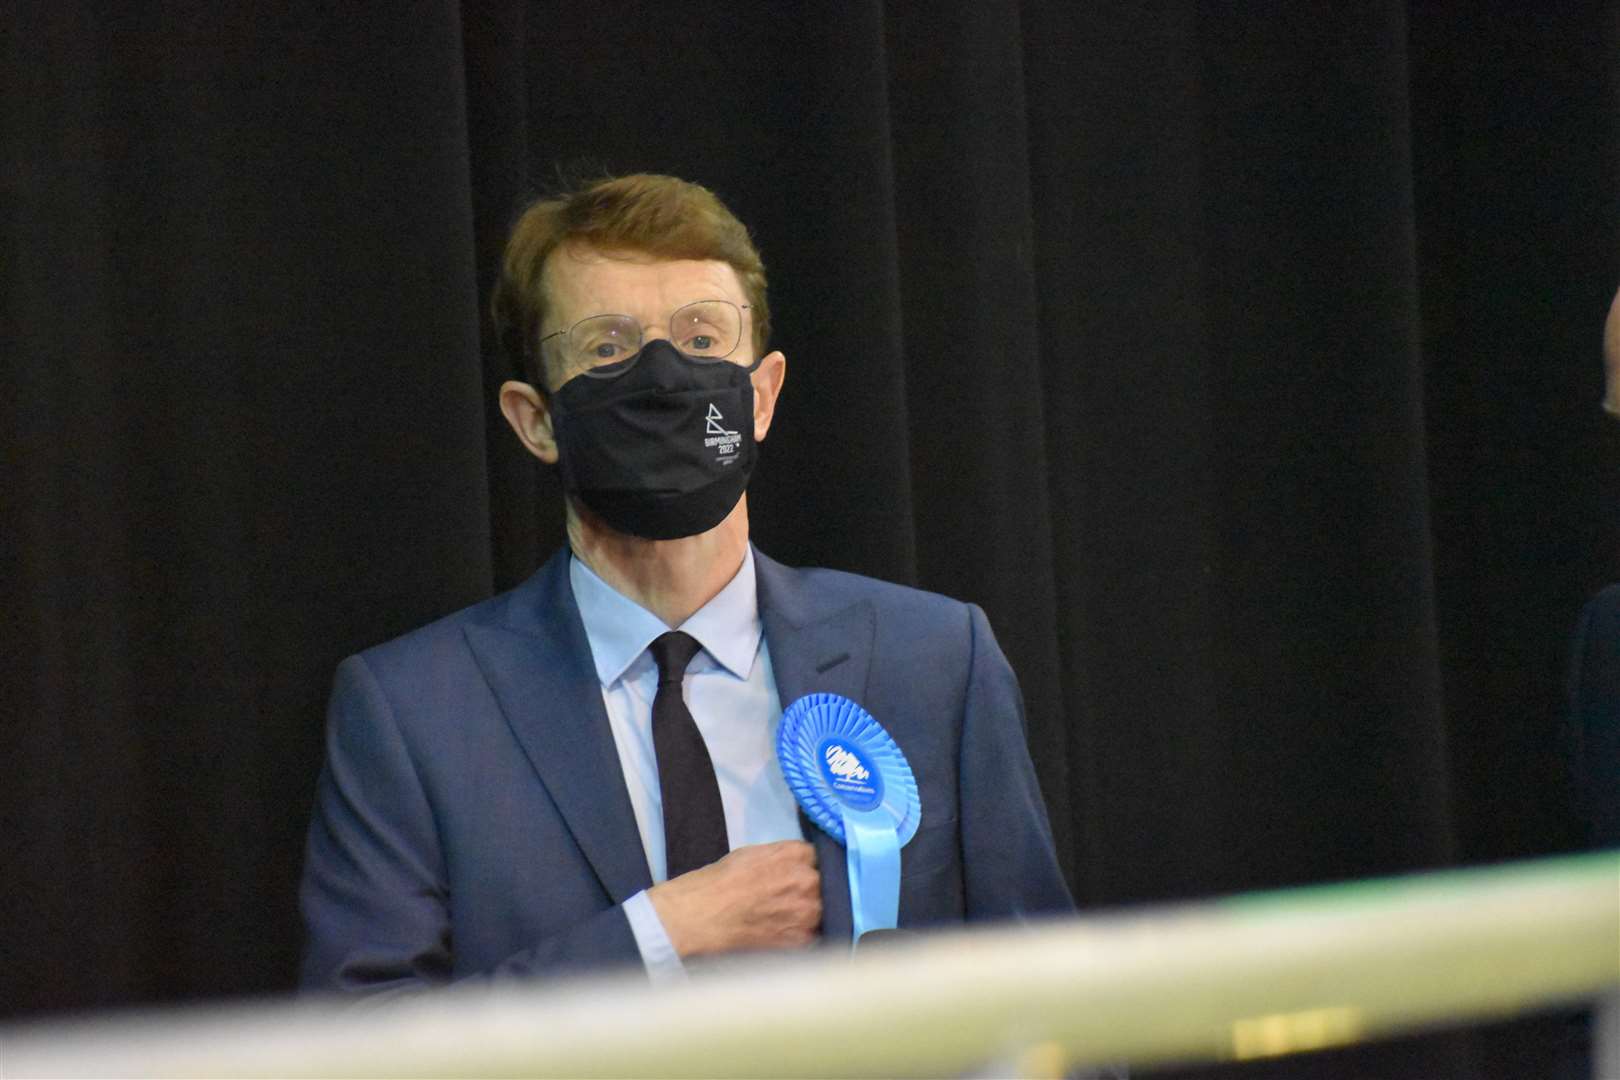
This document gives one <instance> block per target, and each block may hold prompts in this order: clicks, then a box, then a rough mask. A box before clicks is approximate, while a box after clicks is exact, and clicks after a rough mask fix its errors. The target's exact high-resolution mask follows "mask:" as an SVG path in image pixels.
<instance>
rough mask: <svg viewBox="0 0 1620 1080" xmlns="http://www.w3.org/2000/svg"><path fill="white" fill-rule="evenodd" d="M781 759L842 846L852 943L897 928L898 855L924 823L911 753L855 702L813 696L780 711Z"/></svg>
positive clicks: (796, 788) (813, 815)
mask: <svg viewBox="0 0 1620 1080" xmlns="http://www.w3.org/2000/svg"><path fill="white" fill-rule="evenodd" d="M776 757H777V760H778V762H780V763H781V766H782V775H783V777H784V778H786V780H787V785H788V788H789V790H791V791H792V792H793V795H794V797H795V798H796V799H798V800H799V806H800V807H802V808H803V809H804V812H805V814H806V816H808V817H809V818H810V820H811V821H813V822H815V823H816V825H818V826H819V827H820V828H822V829H823V830H825V831H826V832H827V833H829V834H830V835H831V836H832V837H833V838H834V839H836V840H838V841H839V842H840V843H842V844H843V845H844V850H845V852H846V853H847V856H848V863H849V903H850V913H851V915H852V916H853V919H854V940H855V941H859V940H860V939H861V935H862V934H865V933H867V932H869V931H872V930H892V929H894V927H895V923H896V921H897V920H898V918H899V914H900V849H901V848H902V847H904V846H905V845H906V844H907V843H908V842H909V841H910V840H911V838H912V837H913V836H915V835H916V834H917V825H918V824H919V823H920V822H921V821H922V802H921V800H920V799H919V798H918V795H917V779H916V777H915V776H913V775H912V773H911V766H910V765H909V764H908V763H907V762H906V755H905V754H904V753H902V752H901V750H900V747H899V746H898V745H897V744H896V743H895V741H894V739H893V738H892V737H890V735H889V733H888V732H887V731H885V730H883V725H882V724H880V723H878V722H877V721H876V720H875V719H873V718H872V716H871V714H870V713H868V712H867V711H866V710H865V709H863V708H861V707H860V706H859V705H857V704H855V702H853V701H851V700H849V699H848V698H846V697H841V696H839V695H837V694H807V695H806V696H804V697H802V698H800V699H799V700H797V701H795V702H794V703H793V704H792V705H789V706H788V707H787V709H786V710H785V711H784V712H783V713H782V725H781V727H780V728H779V729H778V730H777V733H776Z"/></svg>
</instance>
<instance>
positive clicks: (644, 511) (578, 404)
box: [551, 338, 759, 540]
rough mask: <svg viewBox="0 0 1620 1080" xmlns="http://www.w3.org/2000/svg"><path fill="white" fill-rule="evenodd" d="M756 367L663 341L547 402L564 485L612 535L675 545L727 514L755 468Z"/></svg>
mask: <svg viewBox="0 0 1620 1080" xmlns="http://www.w3.org/2000/svg"><path fill="white" fill-rule="evenodd" d="M757 367H759V361H757V360H756V361H754V363H753V364H752V365H751V366H749V367H742V366H741V365H738V364H734V363H732V362H731V361H729V360H707V359H697V358H693V357H690V356H687V355H685V354H684V353H682V352H680V351H678V350H677V349H676V348H675V346H673V345H671V344H670V343H669V342H668V341H665V340H663V339H662V338H657V339H654V340H652V341H649V342H647V343H646V344H645V345H643V346H642V348H641V351H640V352H638V353H636V354H635V355H634V356H632V357H630V358H629V359H628V360H625V361H623V362H621V363H618V364H612V365H609V366H608V367H603V368H597V369H596V370H594V371H592V372H590V373H589V374H585V375H576V376H575V377H574V378H572V379H570V380H568V381H567V382H566V383H564V384H563V385H562V387H561V388H559V389H558V390H557V392H556V393H555V394H554V395H552V402H551V417H552V433H553V434H554V435H555V436H556V438H557V453H558V456H559V461H558V467H559V468H560V469H561V471H562V481H563V487H564V488H566V489H567V490H568V491H569V492H570V493H571V494H573V495H575V496H577V497H578V498H579V500H580V501H581V502H583V503H584V504H585V505H586V506H587V507H589V508H590V509H591V510H592V511H593V512H594V513H596V514H597V515H598V516H600V517H601V518H602V520H603V521H606V522H607V523H608V524H609V525H611V526H612V527H613V528H615V529H617V530H618V531H619V532H622V533H628V534H630V535H631V536H639V537H642V538H644V539H647V540H674V539H676V538H678V537H682V536H694V535H696V534H698V533H700V532H706V531H708V530H709V529H712V528H714V527H715V526H716V525H718V524H720V522H721V521H722V520H724V518H725V516H726V515H727V514H729V513H731V508H732V507H734V506H736V505H737V500H738V499H739V498H741V497H742V493H743V489H744V488H745V487H747V486H748V476H749V474H750V473H751V472H753V469H754V455H755V449H754V384H753V383H752V382H751V381H750V380H749V378H748V376H749V375H750V373H752V372H753V371H754V369H755V368H757Z"/></svg>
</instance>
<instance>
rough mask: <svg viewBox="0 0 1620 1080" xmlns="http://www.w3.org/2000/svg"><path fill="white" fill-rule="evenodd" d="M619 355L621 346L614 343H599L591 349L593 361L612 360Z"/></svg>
mask: <svg viewBox="0 0 1620 1080" xmlns="http://www.w3.org/2000/svg"><path fill="white" fill-rule="evenodd" d="M618 355H619V346H618V344H617V343H615V342H612V341H602V342H598V343H597V344H596V345H593V346H592V347H591V359H592V360H612V359H613V358H614V357H615V356H618Z"/></svg>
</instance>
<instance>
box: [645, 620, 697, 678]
mask: <svg viewBox="0 0 1620 1080" xmlns="http://www.w3.org/2000/svg"><path fill="white" fill-rule="evenodd" d="M702 647H703V646H701V645H699V644H698V642H697V638H695V637H693V636H692V635H691V634H683V633H682V632H681V631H679V630H671V631H670V632H669V633H667V634H662V635H660V636H659V637H658V638H656V639H655V640H654V641H653V643H652V644H651V645H649V646H647V651H648V652H650V653H652V658H653V662H654V663H655V664H657V665H658V684H659V685H660V686H662V685H663V684H664V683H669V682H680V681H681V677H682V676H684V675H685V674H686V665H687V664H690V663H691V662H692V657H694V656H696V655H697V654H698V650H699V649H701V648H702Z"/></svg>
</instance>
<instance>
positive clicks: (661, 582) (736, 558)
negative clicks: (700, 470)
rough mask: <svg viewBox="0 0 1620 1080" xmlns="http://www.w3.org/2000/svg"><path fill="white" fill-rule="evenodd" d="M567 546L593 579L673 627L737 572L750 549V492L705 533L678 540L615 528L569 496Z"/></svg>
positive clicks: (704, 602)
mask: <svg viewBox="0 0 1620 1080" xmlns="http://www.w3.org/2000/svg"><path fill="white" fill-rule="evenodd" d="M568 546H569V548H571V549H572V550H573V553H574V557H575V558H576V559H579V560H580V561H581V562H583V563H584V564H585V565H586V566H588V567H590V568H591V570H593V571H594V572H595V573H596V576H597V577H599V578H601V579H602V580H603V581H605V582H607V583H608V584H609V585H611V586H612V587H613V588H614V589H616V590H618V591H619V592H620V593H622V594H623V595H625V596H627V597H629V598H630V599H631V600H634V601H635V602H636V603H638V604H640V605H641V606H642V607H644V608H646V609H647V610H648V611H650V612H652V613H653V614H654V615H656V616H658V617H659V618H660V619H662V620H663V622H664V625H665V626H669V627H672V628H673V627H676V626H679V625H681V624H682V623H683V622H685V621H686V620H687V619H689V618H691V617H692V614H693V613H694V612H696V611H697V609H698V608H700V607H702V606H703V605H704V604H707V603H708V602H709V601H710V600H712V599H714V597H715V595H716V594H717V593H719V592H720V590H721V589H723V588H725V587H726V585H727V583H729V582H730V581H731V579H732V578H734V577H736V576H737V570H738V568H739V567H741V566H742V563H743V556H744V555H745V554H747V551H748V496H747V495H744V496H743V497H742V498H740V499H738V500H737V505H736V506H734V507H732V510H731V513H729V514H727V515H726V518H725V520H724V521H722V522H720V524H718V525H716V526H715V527H714V528H712V529H710V530H709V531H708V532H704V533H698V534H697V535H696V536H686V537H682V538H681V539H679V540H643V539H641V538H640V537H638V536H627V535H625V534H624V533H621V532H615V531H614V530H613V529H611V528H609V527H608V526H607V525H606V524H605V523H604V522H603V521H602V519H601V518H599V517H597V516H596V515H594V514H592V513H591V512H590V511H589V510H586V509H585V508H583V507H578V506H576V505H575V504H574V502H573V500H572V499H570V500H569V503H568Z"/></svg>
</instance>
